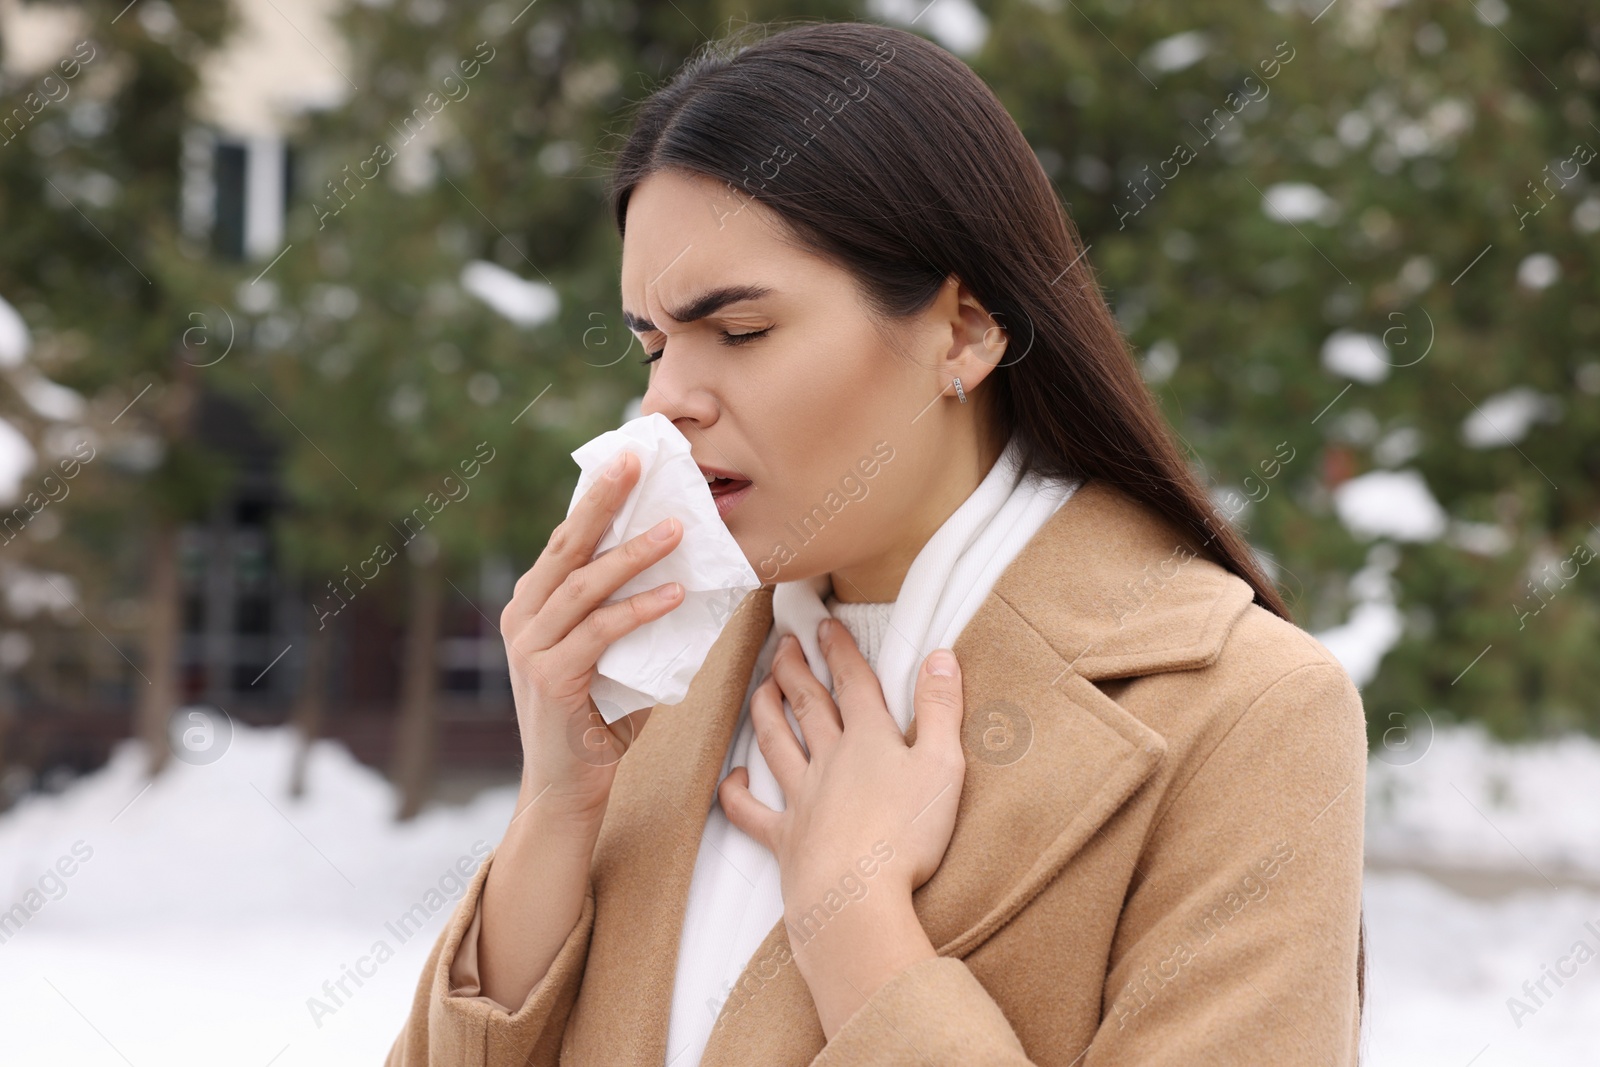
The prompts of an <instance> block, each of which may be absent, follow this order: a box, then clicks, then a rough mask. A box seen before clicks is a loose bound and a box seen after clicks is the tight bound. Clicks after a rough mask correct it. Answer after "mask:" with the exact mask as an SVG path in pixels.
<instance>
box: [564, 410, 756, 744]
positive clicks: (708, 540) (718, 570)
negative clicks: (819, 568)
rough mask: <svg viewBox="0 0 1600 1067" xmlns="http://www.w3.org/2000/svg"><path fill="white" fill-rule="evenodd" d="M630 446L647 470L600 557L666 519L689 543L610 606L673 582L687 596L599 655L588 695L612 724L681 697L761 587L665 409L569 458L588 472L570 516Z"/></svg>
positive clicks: (604, 539) (624, 587)
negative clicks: (721, 636)
mask: <svg viewBox="0 0 1600 1067" xmlns="http://www.w3.org/2000/svg"><path fill="white" fill-rule="evenodd" d="M624 449H626V450H627V451H629V452H632V453H633V454H634V455H636V456H638V457H639V460H640V463H641V466H642V470H641V471H640V474H639V480H638V481H637V482H636V483H635V485H634V487H633V492H632V493H630V494H629V495H628V499H627V500H626V501H624V502H623V504H622V507H620V508H618V509H617V513H616V516H615V517H614V518H613V520H612V523H611V527H610V529H608V530H607V531H606V532H605V535H604V536H603V537H601V539H600V543H599V545H598V546H597V547H596V549H595V555H596V556H599V555H600V554H602V553H604V552H606V551H607V550H609V549H612V548H615V547H617V546H618V545H620V544H622V543H623V542H625V541H628V540H631V539H632V538H634V537H637V536H638V535H640V534H642V533H644V532H645V531H646V530H649V529H650V528H651V527H652V526H654V525H655V524H656V523H658V522H660V521H661V520H662V519H665V518H667V517H669V516H676V517H677V518H678V520H679V521H680V522H682V523H683V539H682V540H681V541H680V542H679V543H678V547H677V548H674V549H673V550H672V551H671V552H669V553H667V555H666V557H665V558H663V559H661V560H659V561H657V562H656V563H654V564H652V565H650V566H649V567H646V568H645V569H644V570H643V571H641V572H640V573H639V574H638V575H636V576H635V577H634V578H633V579H631V580H630V581H628V582H625V583H623V585H622V586H621V587H620V588H618V589H617V591H616V592H615V593H613V594H612V595H611V597H610V598H608V599H607V600H606V603H607V604H614V603H616V602H617V601H619V600H625V599H627V598H628V597H630V596H633V595H634V594H635V593H642V592H646V591H648V590H651V589H654V588H655V587H657V586H659V585H665V584H666V583H667V582H678V583H679V584H680V585H682V586H683V589H684V596H683V600H682V602H681V603H679V604H678V606H677V607H675V608H673V609H672V610H671V611H669V612H667V613H666V614H665V615H663V616H661V617H660V618H659V619H655V620H653V621H651V622H647V623H644V624H643V625H641V626H639V627H637V628H636V629H634V630H633V631H632V632H630V633H626V634H623V635H622V636H621V637H620V638H618V639H617V640H616V641H613V642H612V643H611V645H610V646H609V647H608V648H607V649H606V650H605V651H604V652H602V653H601V654H600V660H599V662H598V664H597V665H596V666H597V668H598V671H599V673H598V675H597V677H596V678H595V680H594V684H593V685H591V686H590V687H589V695H590V696H591V697H593V698H594V702H595V706H596V707H597V708H599V709H600V716H601V718H603V719H604V720H605V721H606V722H607V723H608V724H609V723H613V722H616V721H617V720H618V719H620V718H622V717H623V716H624V715H627V714H629V713H630V712H634V711H638V710H639V709H640V708H648V707H653V706H654V705H656V704H676V703H678V702H679V701H681V700H683V698H684V697H685V696H686V695H687V694H688V692H689V682H690V680H691V679H692V678H693V677H694V676H695V672H697V671H698V670H699V669H700V665H701V664H703V663H704V662H705V659H706V655H707V654H708V653H709V652H710V651H711V646H712V645H713V644H714V643H715V642H716V640H717V636H718V635H719V634H721V633H722V628H723V627H724V626H726V625H727V622H728V619H729V618H730V617H731V616H732V615H733V612H734V610H735V609H736V608H737V607H738V606H739V602H740V601H742V600H743V599H744V598H745V595H746V594H747V593H749V592H751V591H752V590H755V589H758V588H760V587H761V579H760V578H759V576H757V574H756V572H755V570H754V569H752V568H751V566H750V563H749V561H748V560H746V559H745V558H744V552H743V551H742V550H741V549H740V548H739V543H738V542H737V541H735V540H734V539H733V535H732V534H731V533H729V532H728V527H727V526H726V525H724V524H723V521H722V516H720V515H719V514H718V513H717V505H716V501H714V500H713V499H712V497H711V489H710V488H709V487H708V486H707V485H706V479H705V475H703V474H701V473H700V468H699V467H697V466H695V462H694V458H693V456H692V455H691V453H690V450H689V441H688V439H687V438H685V437H684V436H683V434H681V433H680V432H678V428H677V427H676V426H674V425H673V424H672V422H671V420H670V419H668V418H667V417H666V416H665V415H662V414H661V413H660V412H652V413H651V414H649V415H645V416H643V417H641V418H637V419H634V420H633V421H632V422H628V423H624V424H623V425H622V426H620V427H618V428H617V429H615V430H609V431H607V432H606V433H603V434H601V435H600V436H599V437H596V438H595V439H594V440H592V441H590V442H588V443H587V444H585V445H583V446H582V447H580V448H579V449H578V450H577V451H575V452H573V453H572V458H573V459H574V460H576V461H577V462H578V466H579V467H581V468H583V473H582V474H580V475H579V476H578V487H577V489H576V490H575V491H574V492H573V494H572V502H571V503H570V504H568V505H567V514H568V515H571V514H572V511H573V509H574V508H576V507H577V505H578V501H579V500H580V499H581V498H582V497H583V495H584V494H585V493H586V492H588V491H589V487H590V486H592V485H593V484H594V483H595V481H596V480H598V479H599V478H600V477H601V476H602V475H603V474H604V473H605V469H606V468H607V467H608V466H610V465H611V460H612V459H613V458H615V457H616V456H617V455H618V454H619V453H620V452H622V451H623V450H624Z"/></svg>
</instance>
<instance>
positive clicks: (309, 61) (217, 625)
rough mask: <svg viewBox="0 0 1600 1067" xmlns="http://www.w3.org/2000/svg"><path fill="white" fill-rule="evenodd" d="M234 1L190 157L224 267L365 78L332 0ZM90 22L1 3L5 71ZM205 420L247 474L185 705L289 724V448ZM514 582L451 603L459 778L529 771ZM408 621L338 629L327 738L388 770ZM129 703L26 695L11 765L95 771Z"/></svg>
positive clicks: (293, 681) (153, 15)
mask: <svg viewBox="0 0 1600 1067" xmlns="http://www.w3.org/2000/svg"><path fill="white" fill-rule="evenodd" d="M234 4H235V7H236V10H237V11H238V14H239V19H240V26H239V29H238V31H237V32H236V33H235V34H234V35H233V36H232V37H231V38H230V39H229V41H228V42H227V43H226V44H225V46H224V47H222V48H221V49H219V50H218V51H217V52H216V53H214V54H212V55H210V56H208V57H207V59H206V61H205V62H204V63H203V65H202V67H201V87H200V91H199V93H198V97H197V102H196V108H195V115H194V123H193V126H192V127H191V129H190V130H189V131H188V132H187V133H186V135H185V137H184V149H183V158H182V160H181V161H180V165H181V168H182V189H183V193H182V203H181V222H182V225H183V228H184V230H185V232H186V233H187V234H188V235H189V236H190V237H192V238H194V239H195V240H197V241H200V242H202V243H203V244H204V245H206V246H207V247H209V248H210V250H211V253H212V254H213V255H214V256H215V257H216V258H217V259H218V260H221V261H227V262H234V263H240V262H245V261H249V262H252V263H260V264H261V266H262V267H263V268H265V267H267V266H268V265H269V264H270V263H271V262H272V261H273V260H274V259H275V257H277V256H278V255H279V254H280V253H281V252H282V251H283V250H284V228H285V227H284V220H285V216H286V213H287V210H288V207H289V204H290V202H291V200H292V198H293V197H294V195H295V189H296V185H295V181H296V174H297V170H298V166H297V163H298V159H299V149H298V147H297V145H296V143H295V135H294V131H295V129H296V126H297V120H298V119H299V118H301V117H302V116H303V115H304V114H305V113H306V112H308V111H310V110H314V109H318V108H327V107H332V106H336V105H337V104H339V103H341V102H342V101H343V100H344V99H345V98H346V96H347V95H348V94H349V93H350V92H352V91H353V90H354V88H355V87H354V85H353V84H352V83H351V82H350V81H349V79H348V78H347V77H346V76H345V74H344V69H348V67H349V63H348V61H347V58H346V56H345V54H344V52H345V49H344V43H343V41H342V39H341V38H340V37H339V36H338V34H337V33H336V32H335V31H334V29H333V27H332V25H331V24H330V22H329V18H330V16H331V15H332V14H333V13H334V11H335V10H336V9H337V7H338V6H339V5H338V3H336V2H334V0H234ZM123 16H126V17H128V18H132V19H138V20H139V21H140V22H141V23H142V25H143V27H144V29H145V30H146V32H149V33H151V34H152V35H157V36H159V35H161V34H163V33H166V32H170V31H171V30H172V29H173V28H174V27H175V25H176V23H175V16H174V15H173V13H172V10H171V8H170V7H169V6H168V5H167V4H166V3H164V2H163V0H138V3H136V4H133V5H130V6H129V7H128V8H127V9H125V10H124V12H123V15H119V16H118V17H119V18H121V17H123ZM88 29H89V28H88V27H87V26H86V25H84V24H82V20H81V19H80V18H79V16H78V13H77V12H75V11H73V10H70V9H63V8H49V7H44V6H42V5H26V6H24V5H22V4H21V3H20V2H19V0H0V40H3V41H4V47H5V51H4V56H3V58H0V63H3V64H4V67H5V69H6V70H7V72H8V73H12V72H28V71H32V70H34V69H42V68H45V67H48V66H49V65H50V64H51V63H52V62H54V61H55V59H56V57H58V56H59V55H61V54H63V53H64V52H65V51H68V50H70V48H71V46H72V43H73V42H75V41H78V40H80V39H82V37H83V36H84V35H85V34H86V33H87V32H88ZM196 418H197V428H196V430H197V435H198V437H199V439H200V441H201V442H202V443H203V444H204V445H206V446H207V447H209V448H213V449H216V450H219V451H221V452H224V453H226V454H228V455H229V456H230V457H231V458H232V459H233V460H234V466H235V470H236V477H235V480H234V482H233V484H232V485H231V486H230V487H229V489H228V491H227V492H226V493H225V494H224V495H223V497H222V499H220V500H219V501H218V502H217V504H216V506H215V508H214V509H213V511H212V514H211V515H210V516H209V518H208V520H207V521H206V522H204V523H199V524H194V525H192V526H190V527H188V528H187V529H185V530H184V533H183V545H182V561H183V566H182V573H183V584H184V602H183V638H182V642H181V650H180V656H181V672H182V677H183V699H184V700H185V702H187V703H203V704H211V705H215V706H219V707H222V708H224V709H226V710H227V712H228V713H229V714H230V715H232V716H233V717H234V718H236V719H238V720H241V721H244V722H250V723H255V724H271V723H281V722H284V721H286V719H287V717H288V715H289V712H290V708H291V705H292V703H293V701H294V698H295V697H296V695H297V693H298V690H299V688H300V682H301V680H302V678H303V675H304V669H305V652H306V649H307V645H308V641H307V638H308V634H307V632H306V630H307V626H308V624H309V622H310V619H309V613H308V612H307V611H306V610H305V606H306V603H307V599H308V598H307V597H306V596H304V595H301V592H302V591H300V590H297V589H295V588H293V587H292V585H291V583H290V582H289V581H288V580H287V579H286V577H285V575H283V574H282V573H281V571H280V568H279V567H278V565H277V560H276V555H275V552H274V545H273V539H272V534H271V528H272V521H273V517H274V514H275V513H276V512H277V510H278V509H279V508H281V507H283V506H284V500H283V496H282V492H281V489H280V486H279V480H278V477H277V470H278V467H277V463H278V452H277V449H276V447H275V444H274V442H273V440H272V439H271V437H270V436H269V435H268V434H266V433H265V432H263V431H262V429H261V428H260V427H259V426H258V425H257V424H256V423H255V421H254V420H253V418H252V417H251V415H250V413H249V412H247V411H246V410H244V409H242V408H241V407H239V406H238V405H237V404H236V403H234V402H232V401H230V400H229V399H228V398H227V397H226V396H223V395H221V394H218V393H215V392H210V391H207V392H205V393H203V394H202V396H201V400H200V404H199V407H198V411H197V413H196ZM515 577H516V575H515V574H514V573H512V572H511V571H510V570H509V565H508V564H507V563H506V562H505V561H502V560H486V561H485V562H484V564H483V566H482V568H481V573H480V576H479V578H480V580H479V582H478V583H477V585H478V588H477V589H476V590H468V591H469V592H472V593H473V595H474V599H475V603H468V602H466V601H465V600H463V599H462V598H459V597H457V598H454V600H453V601H452V602H450V603H449V605H448V607H447V610H446V617H445V620H444V631H443V636H442V638H441V640H440V645H439V649H438V658H439V669H440V685H441V706H440V717H441V729H440V732H439V738H440V749H439V754H438V765H439V767H440V769H441V770H442V771H444V772H446V773H452V772H454V773H462V772H467V773H470V772H472V771H474V770H484V771H491V772H493V771H504V770H514V769H515V768H516V767H517V766H518V761H519V759H520V756H519V753H520V749H519V747H518V746H517V744H516V743H515V737H516V731H515V711H514V706H513V704H512V701H511V693H510V686H509V681H508V679H507V677H506V660H505V653H504V648H503V646H502V644H501V641H500V637H499V635H498V633H496V632H495V630H494V629H493V627H492V626H491V625H490V624H489V623H488V622H487V621H486V620H487V619H497V618H498V617H499V612H500V608H501V606H502V605H503V604H504V603H505V601H506V600H508V599H509V598H510V594H511V589H512V586H513V584H514V581H515ZM390 584H391V585H395V584H396V583H390ZM404 615H405V603H404V600H403V590H402V589H400V588H398V587H395V588H379V589H375V590H374V591H373V593H372V594H369V595H367V596H364V597H362V598H361V600H360V601H358V602H356V603H355V604H354V605H353V606H352V610H351V612H350V613H349V614H348V615H347V616H345V617H344V618H342V619H341V620H340V623H339V626H338V629H337V632H336V634H335V636H334V643H333V648H332V653H331V655H332V666H331V677H330V681H329V689H328V693H327V698H326V707H327V712H326V716H325V720H324V722H325V727H324V731H323V732H324V733H325V734H326V735H327V736H332V737H336V738H339V739H340V740H343V741H345V742H346V743H347V744H349V745H350V747H351V748H352V750H353V751H354V752H355V754H356V756H357V757H358V758H361V759H363V760H365V761H367V762H369V763H372V764H374V765H377V766H386V765H387V761H388V756H389V750H390V748H391V746H392V742H393V735H394V724H395V718H396V703H397V697H398V685H399V662H400V656H401V649H402V638H403V630H402V628H401V624H402V620H403V619H404ZM29 704H33V705H34V706H32V707H29V706H28V705H29ZM131 709H132V704H131V700H128V699H124V698H123V696H121V695H118V696H109V695H101V696H98V697H93V698H91V699H89V700H83V699H63V698H62V696H61V695H60V694H56V695H50V694H27V693H24V694H23V703H22V706H21V707H19V708H18V709H17V710H18V711H19V712H20V713H21V715H20V718H19V721H18V723H17V729H16V731H15V736H14V737H13V738H12V739H11V742H10V746H9V747H10V752H9V760H10V761H12V762H20V763H21V764H22V765H23V766H24V767H26V768H28V769H29V770H31V771H33V772H35V773H44V772H48V771H50V770H51V769H52V768H67V769H71V770H76V771H82V770H87V769H90V768H92V767H96V766H98V765H100V764H101V763H102V762H104V760H105V758H106V755H107V753H108V751H109V748H110V746H111V744H113V743H114V742H115V741H116V740H117V739H118V738H121V737H125V736H128V734H129V732H130V729H129V727H130V714H131Z"/></svg>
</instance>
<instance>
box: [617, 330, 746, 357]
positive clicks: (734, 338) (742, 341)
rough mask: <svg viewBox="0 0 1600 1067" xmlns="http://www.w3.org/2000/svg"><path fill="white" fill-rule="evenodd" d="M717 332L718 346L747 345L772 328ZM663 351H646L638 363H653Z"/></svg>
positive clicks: (664, 348)
mask: <svg viewBox="0 0 1600 1067" xmlns="http://www.w3.org/2000/svg"><path fill="white" fill-rule="evenodd" d="M717 332H718V333H719V334H721V337H720V338H719V340H718V341H717V343H718V344H724V345H747V344H749V343H750V342H751V341H754V340H756V339H757V338H761V337H765V336H766V335H767V334H769V333H771V332H772V327H771V326H768V327H767V328H766V329H765V330H756V331H755V332H754V333H729V332H728V331H727V330H718V331H717ZM665 351H666V347H665V346H663V347H662V348H661V349H660V350H659V351H656V352H648V351H647V352H646V356H647V357H648V358H646V359H641V360H640V361H639V362H640V363H654V362H655V361H656V360H658V359H660V358H661V355H662V353H663V352H665Z"/></svg>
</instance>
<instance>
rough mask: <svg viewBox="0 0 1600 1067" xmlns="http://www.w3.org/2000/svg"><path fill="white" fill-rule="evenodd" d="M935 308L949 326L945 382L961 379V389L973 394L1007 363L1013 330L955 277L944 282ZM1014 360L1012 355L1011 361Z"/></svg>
mask: <svg viewBox="0 0 1600 1067" xmlns="http://www.w3.org/2000/svg"><path fill="white" fill-rule="evenodd" d="M935 306H936V307H937V309H938V312H937V313H938V315H939V317H940V320H941V321H945V322H948V323H949V325H950V347H949V348H948V349H947V350H946V351H945V353H944V358H943V362H942V365H941V367H940V370H941V372H942V377H943V379H944V380H946V381H948V380H950V379H951V378H960V379H961V385H962V388H963V389H965V390H966V391H967V392H969V393H970V392H972V390H973V389H974V388H976V387H977V386H978V385H979V384H980V383H981V382H982V381H983V380H984V379H985V378H987V377H988V376H989V372H990V371H992V370H994V369H995V367H997V366H999V365H1000V364H1001V363H1004V362H1007V356H1006V352H1007V350H1008V348H1009V347H1010V331H1009V330H1008V329H1007V324H1006V323H1004V322H1002V321H1000V317H999V316H996V315H993V314H991V313H990V311H989V309H988V308H986V307H984V306H983V302H982V301H981V300H979V299H978V296H977V294H976V293H974V292H973V291H972V290H971V288H969V287H968V286H967V283H966V282H964V281H962V280H961V279H960V278H958V277H956V276H955V275H954V274H952V275H950V276H949V277H948V278H946V279H945V284H944V289H943V291H941V292H940V294H939V297H938V299H937V301H936V303H935ZM1015 358H1016V357H1015V355H1014V354H1013V356H1012V357H1011V360H1012V361H1014V360H1015Z"/></svg>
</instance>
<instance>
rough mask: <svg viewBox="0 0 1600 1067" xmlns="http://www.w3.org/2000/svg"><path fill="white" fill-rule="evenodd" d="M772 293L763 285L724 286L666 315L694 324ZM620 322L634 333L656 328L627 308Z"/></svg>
mask: <svg viewBox="0 0 1600 1067" xmlns="http://www.w3.org/2000/svg"><path fill="white" fill-rule="evenodd" d="M772 292H773V290H772V289H770V288H769V287H767V286H765V285H724V286H723V287H722V288H720V289H713V290H711V291H710V292H708V293H702V294H700V295H699V296H697V297H695V298H694V299H693V300H691V301H690V302H689V303H688V304H687V305H686V306H684V307H682V308H679V309H678V310H677V311H673V310H671V309H670V308H669V309H668V310H667V314H669V315H671V316H672V317H673V318H675V319H677V320H678V321H679V322H695V321H698V320H699V319H703V318H705V317H706V316H707V315H711V314H714V313H715V312H717V311H720V310H721V309H722V308H724V307H726V306H727V305H729V304H737V303H738V302H739V301H741V300H759V299H761V298H762V297H764V296H770V295H771V294H772ZM622 321H623V322H625V323H627V326H628V329H630V330H634V331H643V330H653V329H655V328H656V324H655V323H653V322H651V321H649V320H648V319H644V318H641V317H640V316H638V315H635V314H634V313H633V312H631V311H629V310H628V309H627V308H623V309H622Z"/></svg>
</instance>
